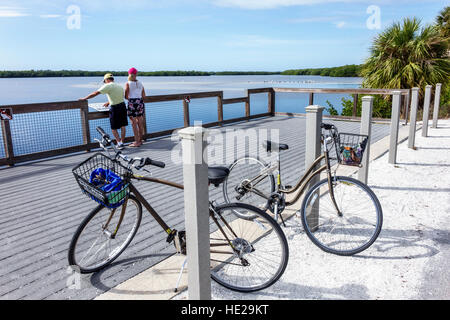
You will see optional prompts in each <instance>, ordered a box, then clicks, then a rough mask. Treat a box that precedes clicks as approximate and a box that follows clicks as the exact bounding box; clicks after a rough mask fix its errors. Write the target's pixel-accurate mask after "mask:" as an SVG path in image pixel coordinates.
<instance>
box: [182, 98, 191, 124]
mask: <svg viewBox="0 0 450 320" xmlns="http://www.w3.org/2000/svg"><path fill="white" fill-rule="evenodd" d="M183 114H184V126H185V127H186V128H187V127H189V125H190V119H189V102H188V97H184V99H183Z"/></svg>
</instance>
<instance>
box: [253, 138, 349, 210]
mask: <svg viewBox="0 0 450 320" xmlns="http://www.w3.org/2000/svg"><path fill="white" fill-rule="evenodd" d="M323 141H324V140H323V139H322V143H323ZM322 160H325V164H324V165H322V166H320V167H318V165H319V164H320V163H321V162H322ZM317 167H318V168H317ZM276 170H278V173H277V177H276V178H277V179H276V186H277V187H276V191H275V193H277V194H291V193H294V192H297V193H296V195H295V196H294V198H293V199H292V200H291V201H287V202H286V206H292V205H294V204H295V203H296V202H297V201H298V200H299V199H300V197H301V196H302V195H303V193H304V192H305V191H306V188H307V186H308V185H309V183H310V182H311V180H313V178H314V177H315V176H317V175H320V173H321V172H323V171H326V172H327V178H328V187H329V190H330V196H331V199H332V202H333V204H334V206H335V208H336V210H337V211H338V214H339V215H340V214H341V211H340V210H339V207H338V205H337V203H336V200H335V197H334V191H333V184H332V181H333V176H332V173H331V165H330V157H329V150H328V148H326V147H325V148H324V152H323V154H322V155H321V156H319V157H318V158H317V159H316V160H314V162H313V163H312V164H311V165H310V166H309V168H308V169H307V170H306V172H305V174H304V175H303V176H302V177H301V178H300V179H299V180H298V182H297V184H296V185H295V186H294V187H292V188H289V189H284V188H283V186H282V183H281V161H280V154H279V153H278V159H277V164H276V165H274V166H270V167H268V168H266V169H265V170H263V171H262V172H261V173H260V174H259V175H257V176H256V177H254V178H253V179H251V180H250V181H249V182H248V183H251V184H253V185H257V184H258V183H259V182H260V181H262V180H263V179H264V178H265V177H266V175H268V174H270V173H271V172H274V171H276ZM251 192H253V193H255V194H257V195H259V196H260V197H263V198H265V199H267V200H268V201H269V200H270V195H269V196H267V195H265V194H264V193H263V192H261V191H260V190H258V189H257V188H255V187H252V188H251Z"/></svg>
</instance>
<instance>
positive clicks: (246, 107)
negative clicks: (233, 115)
mask: <svg viewBox="0 0 450 320" xmlns="http://www.w3.org/2000/svg"><path fill="white" fill-rule="evenodd" d="M245 94H246V95H247V101H246V102H245V116H246V117H247V120H248V118H250V94H249V93H248V90H245Z"/></svg>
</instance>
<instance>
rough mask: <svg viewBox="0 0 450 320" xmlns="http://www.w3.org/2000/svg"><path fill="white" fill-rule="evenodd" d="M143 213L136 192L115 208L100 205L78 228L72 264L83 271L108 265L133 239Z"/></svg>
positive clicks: (72, 247) (69, 255)
mask: <svg viewBox="0 0 450 320" xmlns="http://www.w3.org/2000/svg"><path fill="white" fill-rule="evenodd" d="M141 217H142V206H141V203H140V202H139V201H138V200H137V199H136V198H135V197H134V196H132V195H130V196H129V198H128V199H127V200H126V201H125V202H124V203H123V204H122V205H121V206H120V207H118V208H116V209H114V210H110V209H108V208H105V207H104V206H102V205H99V206H98V207H97V208H95V209H94V210H92V212H91V213H90V214H89V215H88V216H87V217H86V218H85V219H84V220H83V222H82V223H81V224H80V226H79V227H78V229H77V230H76V231H75V234H74V235H73V238H72V241H71V243H70V247H69V254H68V258H69V265H70V266H72V268H74V269H76V270H77V271H79V272H80V273H91V272H97V271H99V270H101V269H102V268H104V267H106V266H107V265H108V264H110V263H111V262H113V261H114V260H115V259H117V257H119V256H120V254H121V253H122V252H123V251H124V250H125V249H126V247H127V246H128V245H129V244H130V242H131V240H133V237H134V236H135V234H136V232H137V230H138V228H139V225H140V223H141Z"/></svg>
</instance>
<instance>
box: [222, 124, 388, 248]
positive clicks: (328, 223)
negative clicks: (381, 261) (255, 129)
mask: <svg viewBox="0 0 450 320" xmlns="http://www.w3.org/2000/svg"><path fill="white" fill-rule="evenodd" d="M322 129H323V131H322V135H321V143H322V145H323V154H322V155H321V156H319V157H318V158H317V159H316V160H315V161H314V162H313V163H312V164H311V166H310V167H309V168H308V169H307V170H306V172H305V174H304V176H303V177H301V178H300V179H299V180H298V182H297V184H296V185H295V186H293V187H291V186H284V185H283V184H282V180H281V161H280V152H282V151H284V150H288V149H289V146H288V145H286V144H278V143H274V142H271V141H266V142H265V143H264V147H265V148H266V150H267V152H268V153H270V152H274V151H276V152H277V153H278V158H277V161H276V162H275V163H269V164H266V163H264V162H263V161H262V160H260V159H259V158H258V157H252V156H245V157H243V158H240V159H238V160H236V161H235V162H234V163H232V164H231V165H230V167H229V168H230V174H229V175H228V177H227V179H226V180H225V181H224V183H223V195H224V198H225V200H226V202H228V203H231V202H234V201H238V202H241V203H248V204H251V205H254V206H256V207H258V208H260V209H262V210H264V211H266V210H269V211H271V212H272V213H273V214H274V217H275V220H278V217H280V218H281V220H282V223H283V224H284V225H285V223H284V220H283V215H282V214H281V213H282V212H283V211H284V209H285V208H286V207H288V206H292V205H293V204H295V203H296V202H297V201H298V200H299V199H300V197H301V196H302V195H303V194H304V193H305V191H306V190H307V188H308V186H309V185H310V184H314V182H315V181H317V180H320V174H321V173H322V172H324V171H325V172H326V178H325V179H323V180H320V181H318V182H317V183H315V184H314V185H313V186H311V187H310V188H309V190H308V191H307V192H306V194H305V196H304V199H303V202H302V205H301V209H300V214H301V221H302V224H303V227H304V230H305V232H306V234H307V235H308V237H309V238H310V239H311V240H312V242H313V243H314V244H316V245H317V246H318V247H319V248H321V249H322V250H324V251H326V252H329V253H333V254H337V255H347V256H348V255H353V254H356V253H359V252H361V251H363V250H365V249H367V248H368V247H370V246H371V245H372V244H373V243H374V242H375V240H376V239H377V237H378V235H379V233H380V231H381V227H382V221H383V213H382V208H381V205H380V202H379V200H378V198H377V196H376V195H375V193H374V192H373V191H372V190H371V189H370V188H369V187H368V186H367V185H366V184H364V183H362V182H361V181H359V180H356V179H353V178H351V177H344V176H336V170H334V172H333V170H332V166H331V160H337V161H338V164H343V165H352V166H359V167H361V160H362V157H363V154H364V150H365V147H366V144H367V143H368V138H369V137H368V136H366V135H358V134H349V133H339V132H338V130H337V128H336V127H335V126H334V125H332V124H322ZM333 146H334V147H335V148H333ZM332 150H333V152H334V151H335V155H334V157H332V156H331V155H330V152H331V151H332ZM322 161H324V162H325V163H324V164H323V165H320V164H321V162H322ZM275 176H276V178H275ZM288 194H293V195H294V196H293V198H292V200H290V201H287V200H286V195H288ZM235 214H236V215H238V216H240V217H241V218H244V219H245V218H249V219H251V218H252V216H251V215H241V214H240V213H239V212H235Z"/></svg>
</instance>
